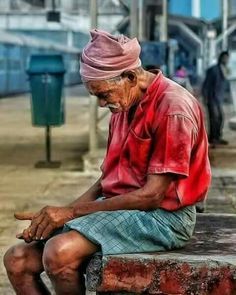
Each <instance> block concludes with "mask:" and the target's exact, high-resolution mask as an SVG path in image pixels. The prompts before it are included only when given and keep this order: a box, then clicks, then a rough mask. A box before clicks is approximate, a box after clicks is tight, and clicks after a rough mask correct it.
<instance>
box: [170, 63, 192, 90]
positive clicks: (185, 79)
mask: <svg viewBox="0 0 236 295" xmlns="http://www.w3.org/2000/svg"><path fill="white" fill-rule="evenodd" d="M172 79H173V80H174V81H175V82H176V83H178V84H180V85H181V86H183V87H184V88H186V89H187V90H188V91H189V92H190V93H193V88H192V86H191V83H190V80H189V75H188V72H187V70H186V68H185V67H184V66H182V65H179V66H178V67H177V69H176V72H175V74H174V76H173V78H172Z"/></svg>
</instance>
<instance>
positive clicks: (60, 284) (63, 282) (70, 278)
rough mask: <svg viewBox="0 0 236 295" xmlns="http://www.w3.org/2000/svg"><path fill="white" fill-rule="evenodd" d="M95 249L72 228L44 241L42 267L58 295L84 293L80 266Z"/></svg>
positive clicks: (95, 246)
mask: <svg viewBox="0 0 236 295" xmlns="http://www.w3.org/2000/svg"><path fill="white" fill-rule="evenodd" d="M97 250H98V246H97V245H95V244H93V243H91V242H90V241H89V240H87V239H86V238H85V237H84V236H82V235H81V234H79V233H78V232H76V231H74V230H72V231H70V232H67V233H63V234H60V235H57V236H55V237H53V238H51V239H50V240H49V241H48V242H47V243H46V245H45V248H44V253H43V264H44V269H45V271H46V273H47V275H48V276H49V278H50V279H51V281H52V284H53V286H54V288H55V291H56V293H57V294H58V295H60V294H63V295H66V294H68V295H74V294H76V295H78V294H80V295H82V294H85V285H84V278H83V272H82V269H81V266H82V264H83V262H84V261H85V260H86V259H87V258H88V257H89V256H91V255H92V254H93V253H95V252H96V251H97Z"/></svg>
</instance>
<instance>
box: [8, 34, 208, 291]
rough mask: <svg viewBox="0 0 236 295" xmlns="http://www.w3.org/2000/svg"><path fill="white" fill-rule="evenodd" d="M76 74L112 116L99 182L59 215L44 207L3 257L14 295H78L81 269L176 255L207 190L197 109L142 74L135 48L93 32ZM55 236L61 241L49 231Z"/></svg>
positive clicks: (169, 86)
mask: <svg viewBox="0 0 236 295" xmlns="http://www.w3.org/2000/svg"><path fill="white" fill-rule="evenodd" d="M91 37H92V38H91V41H90V42H89V43H88V44H87V46H86V47H85V48H84V50H83V53H82V57H81V68H80V73H81V77H82V79H83V82H84V85H85V86H86V88H87V89H88V91H89V92H90V93H91V94H92V95H95V96H97V98H98V102H99V105H100V106H101V107H108V108H109V109H110V110H111V112H112V117H111V121H110V128H109V138H108V144H107V154H106V156H105V159H104V162H103V165H102V167H101V170H102V175H101V177H100V179H99V180H98V181H97V182H96V183H95V184H94V185H93V186H92V187H91V188H89V189H88V191H87V192H85V193H84V194H83V195H82V196H80V197H79V198H78V199H77V200H75V201H74V202H73V203H71V204H69V205H68V206H66V207H53V206H47V207H45V208H43V209H42V210H40V211H39V212H37V213H35V214H32V213H30V214H27V213H17V214H16V218H18V219H31V220H32V221H31V225H30V226H29V227H28V228H27V229H25V230H24V232H23V233H22V234H21V235H20V236H19V237H22V238H23V239H24V240H25V242H27V243H22V244H19V245H16V246H14V247H12V248H10V249H9V250H8V251H7V253H6V254H5V257H4V263H5V267H6V270H7V273H8V277H9V279H10V281H11V284H12V285H13V287H14V289H15V291H16V293H17V294H22V295H23V294H24V295H25V294H31V295H36V294H49V291H48V290H47V289H46V286H45V285H44V284H43V282H42V280H41V279H40V273H41V272H43V271H44V270H45V271H46V273H47V274H48V276H49V278H50V280H51V281H52V284H53V286H54V288H55V291H56V293H57V294H70V295H73V294H85V286H84V277H83V267H82V266H83V264H84V262H85V261H86V260H87V259H88V258H89V257H90V256H91V255H93V254H94V253H95V252H97V251H102V253H103V254H104V255H105V254H121V253H139V252H154V251H167V250H171V249H174V248H180V247H183V246H184V245H185V244H186V243H187V241H188V240H189V239H190V238H191V236H192V234H193V230H194V226H195V220H196V212H195V204H196V202H198V201H202V200H204V198H205V197H206V194H207V191H208V188H209V184H210V178H211V175H210V165H209V161H208V143H207V136H206V132H205V127H204V119H203V114H202V111H201V108H200V106H199V104H198V102H197V100H196V99H195V98H194V97H193V96H192V95H191V94H190V93H189V92H188V91H187V90H186V89H184V88H182V87H181V86H179V85H178V84H176V83H175V82H173V81H171V80H169V79H167V78H165V77H164V76H163V75H162V73H161V72H160V71H158V70H157V71H156V73H153V71H152V73H151V72H148V71H145V70H144V69H143V68H142V67H141V62H140V59H139V54H140V46H139V44H138V42H137V39H132V40H131V39H129V38H127V37H125V36H123V35H121V36H118V37H116V36H113V35H110V34H108V33H106V32H103V31H99V30H93V31H91ZM56 230H57V231H58V230H60V233H59V234H57V235H56V234H55V231H56Z"/></svg>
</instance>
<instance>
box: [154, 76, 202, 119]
mask: <svg viewBox="0 0 236 295" xmlns="http://www.w3.org/2000/svg"><path fill="white" fill-rule="evenodd" d="M165 79H166V87H165V89H163V91H162V93H160V96H159V97H158V98H157V100H156V114H157V116H159V118H163V117H165V116H171V115H180V116H185V117H187V118H189V119H191V120H193V121H195V122H196V124H197V118H198V116H199V112H200V107H199V103H198V101H197V99H196V98H194V97H193V96H192V94H191V93H190V92H188V91H187V90H186V89H185V88H183V87H182V86H180V85H178V84H177V83H175V82H174V81H172V80H170V79H168V78H165Z"/></svg>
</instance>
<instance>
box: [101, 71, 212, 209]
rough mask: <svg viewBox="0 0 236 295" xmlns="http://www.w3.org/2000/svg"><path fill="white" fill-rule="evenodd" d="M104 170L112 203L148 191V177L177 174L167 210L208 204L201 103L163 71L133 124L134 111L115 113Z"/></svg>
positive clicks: (168, 194)
mask: <svg viewBox="0 0 236 295" xmlns="http://www.w3.org/2000/svg"><path fill="white" fill-rule="evenodd" d="M102 171H103V178H102V182H101V183H102V189H103V194H104V196H105V197H106V198H109V197H113V196H116V195H120V194H124V193H127V192H130V191H133V190H136V189H138V188H140V187H142V186H144V184H145V183H146V181H147V175H148V174H163V173H173V174H175V176H176V177H175V178H174V179H175V180H174V181H172V183H171V185H170V187H169V188H168V190H167V191H166V194H165V197H164V199H163V201H162V202H161V205H160V207H161V208H164V209H166V210H171V211H172V210H176V209H178V208H181V207H184V206H187V205H192V204H195V203H196V202H198V201H201V200H203V199H204V198H205V196H206V194H207V191H208V188H209V184H210V179H211V172H210V165H209V160H208V140H207V135H206V131H205V127H204V119H203V114H202V111H201V108H200V106H199V103H198V102H197V100H196V99H195V98H194V97H193V96H192V95H191V94H190V93H189V92H188V91H186V90H185V89H184V88H182V87H181V86H179V85H177V84H176V83H174V82H173V81H171V80H169V79H167V78H166V77H164V76H163V75H162V73H161V72H159V73H158V74H157V77H156V78H155V80H154V81H153V82H152V84H151V85H150V86H149V88H148V89H147V92H146V94H145V96H144V97H143V98H142V101H141V102H140V103H139V105H138V107H137V109H136V112H135V115H134V118H133V120H132V121H131V123H130V124H128V112H119V113H115V114H112V117H111V121H110V129H109V139H108V146H107V155H106V157H105V159H104V162H103V165H102Z"/></svg>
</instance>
